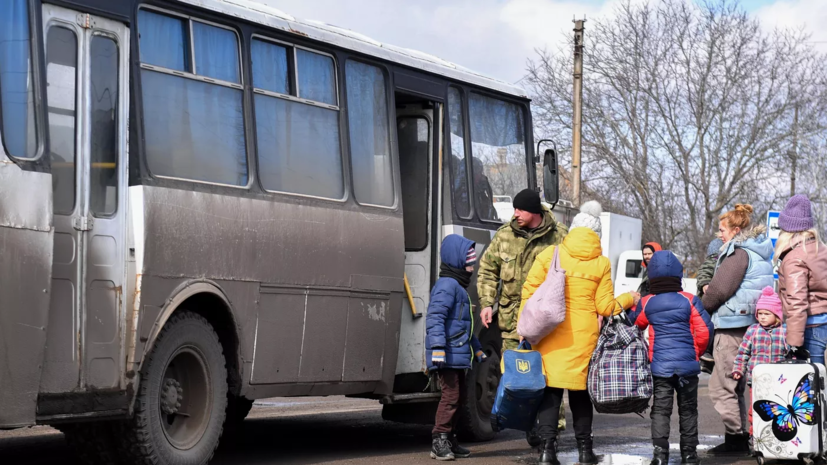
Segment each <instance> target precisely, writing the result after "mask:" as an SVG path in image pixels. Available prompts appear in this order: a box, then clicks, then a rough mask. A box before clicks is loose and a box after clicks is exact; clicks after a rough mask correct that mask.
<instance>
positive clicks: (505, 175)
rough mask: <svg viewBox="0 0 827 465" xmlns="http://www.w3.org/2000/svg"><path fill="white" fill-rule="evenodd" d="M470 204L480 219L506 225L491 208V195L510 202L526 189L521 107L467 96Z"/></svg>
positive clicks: (472, 94)
mask: <svg viewBox="0 0 827 465" xmlns="http://www.w3.org/2000/svg"><path fill="white" fill-rule="evenodd" d="M468 112H469V115H470V122H471V154H472V157H473V160H472V171H471V172H472V174H473V182H474V198H475V202H474V205H475V206H476V208H477V210H478V213H479V216H480V218H481V219H483V220H489V221H499V222H506V221H509V220H510V219H511V218H509V217H505V218H501V217H500V215H499V214H498V213H497V210H496V209H495V208H494V196H508V197H511V198H512V199H513V198H514V196H515V195H516V194H517V193H518V192H520V191H521V190H523V189H525V188H527V187H528V165H527V164H526V163H527V161H526V144H525V127H524V123H523V113H522V109H521V107H519V106H517V105H515V104H513V103H509V102H506V101H503V100H500V99H496V98H492V97H488V96H484V95H480V94H477V93H471V97H470V98H469V100H468Z"/></svg>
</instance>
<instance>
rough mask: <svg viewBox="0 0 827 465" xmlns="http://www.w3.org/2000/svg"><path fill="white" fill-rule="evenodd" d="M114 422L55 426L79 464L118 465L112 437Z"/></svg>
mask: <svg viewBox="0 0 827 465" xmlns="http://www.w3.org/2000/svg"><path fill="white" fill-rule="evenodd" d="M114 424H115V423H114V422H108V421H104V422H94V423H71V424H64V425H55V428H56V429H58V430H59V431H60V432H62V433H63V436H64V437H65V438H66V443H67V444H68V445H69V447H70V448H71V449H72V451H73V452H74V453H75V456H77V458H78V461H79V462H80V463H84V464H87V465H110V464H113V463H118V453H117V448H116V444H115V441H114V439H113V437H112V427H113V425H114Z"/></svg>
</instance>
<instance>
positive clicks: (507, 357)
mask: <svg viewBox="0 0 827 465" xmlns="http://www.w3.org/2000/svg"><path fill="white" fill-rule="evenodd" d="M500 369H501V370H502V374H503V376H502V378H500V385H499V386H498V387H497V397H496V398H495V399H494V407H493V408H492V409H491V428H493V429H494V431H501V430H503V429H516V430H520V431H529V430H531V429H532V428H533V427H534V423H535V420H536V419H537V411H538V410H539V409H540V402H542V401H543V393H544V392H545V389H546V374H545V370H544V369H543V357H542V356H541V355H540V353H539V352H537V351H535V350H531V346H530V345H529V344H528V343H527V342H525V341H523V342H522V343H520V347H518V348H517V350H506V351H505V352H504V353H503V358H502V360H501V361H500Z"/></svg>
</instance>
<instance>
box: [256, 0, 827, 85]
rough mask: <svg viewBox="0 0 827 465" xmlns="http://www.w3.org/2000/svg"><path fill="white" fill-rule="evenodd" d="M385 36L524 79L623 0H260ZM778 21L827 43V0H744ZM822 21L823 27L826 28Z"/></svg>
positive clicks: (503, 76)
mask: <svg viewBox="0 0 827 465" xmlns="http://www.w3.org/2000/svg"><path fill="white" fill-rule="evenodd" d="M256 1H260V2H262V3H267V4H269V5H271V6H273V7H275V8H278V9H279V10H281V11H283V12H284V13H287V14H290V15H292V16H295V17H298V18H305V19H315V20H319V21H323V22H326V23H329V24H334V25H336V26H340V27H344V28H347V29H351V30H353V31H356V32H360V33H362V34H365V35H367V36H369V37H372V38H373V39H376V40H378V41H380V42H386V43H390V44H393V45H398V46H402V47H407V48H413V49H416V50H421V51H423V52H427V53H430V54H432V55H436V56H438V57H440V58H443V59H446V60H449V61H453V62H455V63H457V64H460V65H463V66H465V67H467V68H470V69H472V70H475V71H478V72H481V73H484V74H487V75H489V76H492V77H496V78H499V79H503V80H506V81H508V82H517V81H518V80H520V78H522V76H523V75H524V74H525V68H526V61H527V60H528V59H529V58H533V57H534V50H535V49H536V48H548V49H549V50H555V49H556V48H557V47H559V45H560V44H561V43H562V41H563V37H564V35H565V34H571V29H572V22H571V21H572V18H574V17H575V16H577V17H578V18H582V17H584V16H585V17H586V18H587V22H586V34H588V33H589V29H588V27H589V23H588V19H589V18H598V17H606V16H607V15H611V14H612V11H613V10H614V9H615V6H616V4H617V2H618V0H417V1H411V0H256ZM741 4H742V5H743V6H744V8H746V9H747V10H748V11H749V12H750V13H751V14H754V15H756V17H758V18H759V19H761V21H762V22H763V23H764V24H766V25H767V27H769V28H771V27H774V26H788V27H802V28H804V29H806V30H807V31H808V32H810V33H811V34H812V36H813V37H812V40H813V41H814V42H815V43H816V46H818V47H820V48H822V49H823V50H827V27H825V26H824V25H827V0H742V2H741ZM819 26H821V27H819Z"/></svg>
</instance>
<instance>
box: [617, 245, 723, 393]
mask: <svg viewBox="0 0 827 465" xmlns="http://www.w3.org/2000/svg"><path fill="white" fill-rule="evenodd" d="M648 269H649V279H650V280H651V279H656V278H661V277H674V278H679V279H680V278H682V277H683V265H681V262H680V261H679V260H678V257H676V256H675V255H674V254H673V253H672V252H670V251H668V250H664V251H661V252H655V254H654V255H652V259H651V260H650V261H649V267H648ZM629 319H630V320H631V321H633V322H634V323H635V324H636V325H637V326H638V327H639V328H640V329H646V328H647V327H648V328H649V360H651V362H652V375H653V376H658V377H661V378H671V377H672V376H673V375H677V376H679V377H685V376H695V375H698V374H700V372H701V367H700V364H699V363H698V357H699V356H700V355H701V354H703V353H704V352H705V351H706V348H707V346H708V344H709V342H710V340H711V337H712V330H713V329H712V321H711V320H710V318H709V314H708V313H707V312H706V310H704V307H703V304H701V299H699V298H698V297H697V296H695V295H693V294H690V293H688V292H665V293H662V294H650V295H648V296H646V297H644V298H642V299H641V300H640V302H639V303H638V305H637V308H635V310H634V311H633V312H631V313H630V314H629Z"/></svg>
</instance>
